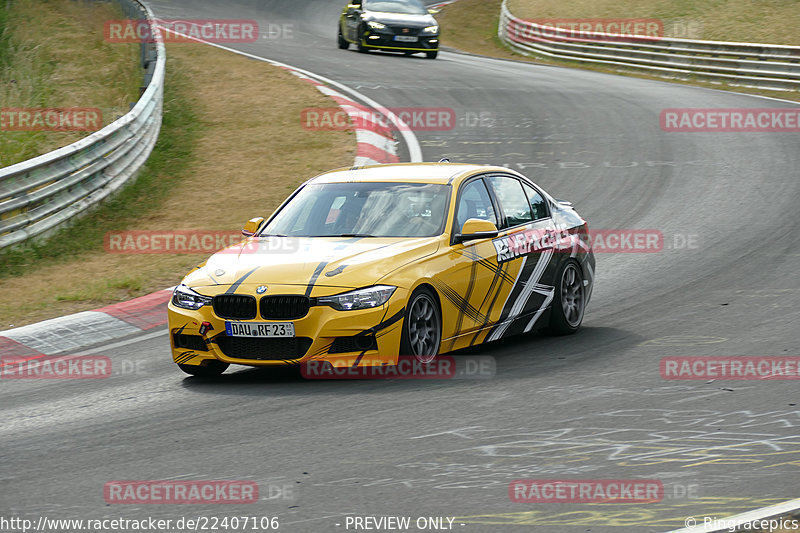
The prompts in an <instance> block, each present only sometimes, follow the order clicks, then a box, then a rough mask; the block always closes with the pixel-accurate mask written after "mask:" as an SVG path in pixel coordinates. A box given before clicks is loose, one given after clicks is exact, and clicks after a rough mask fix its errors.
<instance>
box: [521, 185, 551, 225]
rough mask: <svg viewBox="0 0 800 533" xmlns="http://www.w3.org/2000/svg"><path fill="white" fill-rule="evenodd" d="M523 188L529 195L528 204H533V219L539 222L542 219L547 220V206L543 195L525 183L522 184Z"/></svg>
mask: <svg viewBox="0 0 800 533" xmlns="http://www.w3.org/2000/svg"><path fill="white" fill-rule="evenodd" d="M522 188H523V189H525V192H526V193H527V194H528V202H530V204H531V213H533V219H534V220H539V219H540V218H547V216H548V215H547V205H546V204H545V202H544V198H542V195H541V194H539V193H538V192H537V191H536V189H534V188H533V187H531V186H530V185H528V184H527V183H525V182H523V183H522Z"/></svg>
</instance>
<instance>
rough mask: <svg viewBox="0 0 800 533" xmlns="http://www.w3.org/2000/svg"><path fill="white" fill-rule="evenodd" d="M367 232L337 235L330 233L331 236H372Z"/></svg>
mask: <svg viewBox="0 0 800 533" xmlns="http://www.w3.org/2000/svg"><path fill="white" fill-rule="evenodd" d="M374 236H375V235H370V234H369V233H340V234H339V235H331V237H374Z"/></svg>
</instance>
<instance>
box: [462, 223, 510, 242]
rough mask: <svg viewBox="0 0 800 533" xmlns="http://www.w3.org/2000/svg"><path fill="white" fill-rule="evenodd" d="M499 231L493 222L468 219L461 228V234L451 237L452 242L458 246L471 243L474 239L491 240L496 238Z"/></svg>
mask: <svg viewBox="0 0 800 533" xmlns="http://www.w3.org/2000/svg"><path fill="white" fill-rule="evenodd" d="M498 233H500V232H499V231H497V226H495V225H494V222H491V221H489V220H481V219H480V218H470V219H469V220H467V221H466V222H464V225H463V226H462V227H461V233H456V234H455V235H454V236H453V241H454V242H455V243H456V244H458V243H461V242H464V241H471V240H474V239H491V238H494V237H497V235H498Z"/></svg>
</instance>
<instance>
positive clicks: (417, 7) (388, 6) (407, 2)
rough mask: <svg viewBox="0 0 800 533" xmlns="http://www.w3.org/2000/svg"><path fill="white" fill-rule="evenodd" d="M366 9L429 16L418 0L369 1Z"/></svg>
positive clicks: (365, 5) (365, 6)
mask: <svg viewBox="0 0 800 533" xmlns="http://www.w3.org/2000/svg"><path fill="white" fill-rule="evenodd" d="M364 9H368V10H370V11H383V12H384V13H403V14H406V15H427V14H428V10H427V9H426V8H425V6H424V5H422V3H420V2H418V1H417V0H367V1H366V2H364Z"/></svg>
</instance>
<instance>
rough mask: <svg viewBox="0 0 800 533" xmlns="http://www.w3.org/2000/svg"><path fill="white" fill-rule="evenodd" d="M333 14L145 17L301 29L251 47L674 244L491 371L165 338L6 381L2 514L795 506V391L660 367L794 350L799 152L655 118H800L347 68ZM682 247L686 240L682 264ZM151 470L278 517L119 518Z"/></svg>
mask: <svg viewBox="0 0 800 533" xmlns="http://www.w3.org/2000/svg"><path fill="white" fill-rule="evenodd" d="M340 4H341V2H339V1H322V0H317V1H305V2H293V1H289V0H273V1H266V0H262V1H257V0H251V1H245V0H237V1H227V2H224V3H222V2H213V1H210V0H205V1H201V0H192V1H190V0H155V1H153V2H151V5H152V6H153V8H154V9H155V11H156V14H157V15H158V16H160V17H163V18H194V19H202V18H233V19H256V20H258V21H259V23H260V24H261V26H262V28H263V27H266V26H267V25H269V24H291V27H292V34H291V36H290V37H289V38H280V39H269V40H262V41H259V42H258V43H253V44H246V45H234V46H235V47H236V48H238V49H241V50H244V51H247V52H250V53H254V54H258V55H261V56H264V57H268V58H270V59H275V60H278V61H283V62H286V63H289V64H291V65H294V66H297V67H301V68H305V69H308V70H310V71H312V72H315V73H317V74H321V75H324V76H328V77H330V78H332V79H334V80H336V81H339V82H341V83H344V84H346V85H347V86H349V87H351V88H354V89H357V90H358V91H361V92H362V93H363V94H365V95H367V96H369V97H371V98H373V99H374V100H376V101H378V102H379V103H381V104H383V105H385V106H395V107H445V108H452V109H453V110H455V112H456V114H457V116H458V117H459V120H461V121H462V124H461V125H460V126H459V127H457V128H455V129H453V130H452V131H429V132H418V133H417V135H418V138H419V140H420V143H421V145H422V150H423V154H424V157H425V160H428V161H435V160H437V159H438V158H440V157H445V156H446V157H449V158H450V159H451V160H453V161H458V162H461V161H463V162H476V163H492V164H506V165H508V166H509V167H511V168H516V169H519V170H522V171H523V172H526V173H527V174H528V175H530V176H531V177H532V178H533V179H534V180H535V181H537V182H538V183H539V184H541V185H542V186H543V187H544V188H545V189H547V190H548V191H550V192H551V193H552V194H554V195H555V196H556V197H559V198H565V199H568V200H570V201H572V202H574V204H575V206H576V208H577V209H578V210H579V212H580V213H581V214H582V215H583V216H584V217H585V218H586V219H587V220H589V222H590V227H591V228H594V229H613V228H639V229H653V230H657V231H661V232H662V233H663V235H664V241H665V248H664V250H663V251H661V252H658V253H627V254H599V255H598V257H597V282H596V288H595V291H594V295H593V300H592V302H591V304H590V306H589V308H588V311H587V315H586V318H585V321H584V328H583V329H582V331H581V332H580V333H579V334H577V335H575V336H572V337H567V338H547V337H543V336H530V337H524V338H517V339H514V340H509V341H505V342H501V343H497V344H493V345H489V346H484V347H481V348H479V349H475V350H473V351H472V352H469V353H465V354H459V357H469V356H473V355H485V356H491V357H493V358H495V360H496V367H497V373H496V376H494V377H493V378H491V379H473V380H469V379H465V380H435V381H420V380H388V381H380V380H378V381H371V380H367V381H304V380H302V379H300V378H299V377H298V376H297V375H296V374H294V373H290V372H280V373H276V372H271V371H262V370H252V369H244V368H241V367H240V368H236V369H230V370H229V371H228V373H226V374H225V375H224V376H223V377H222V379H220V380H216V381H206V380H202V379H198V378H191V377H187V376H185V375H184V374H183V373H181V372H180V371H179V370H178V369H177V368H176V367H175V366H174V365H173V363H172V362H171V359H170V354H169V349H168V341H167V337H166V334H165V330H162V331H158V332H156V333H155V334H153V333H150V334H148V335H144V336H143V337H138V338H133V339H129V340H127V341H126V342H122V343H119V342H118V343H114V344H112V345H109V346H101V347H98V348H96V349H94V350H92V351H90V352H91V353H98V354H105V355H108V356H110V357H111V358H112V360H114V361H116V362H120V363H121V364H123V365H127V368H128V371H127V373H123V374H119V375H115V376H113V377H111V378H109V379H100V380H52V381H50V380H19V381H13V382H10V381H6V382H4V383H3V384H2V387H3V390H2V398H3V401H2V404H0V409H1V411H0V416H1V417H2V420H3V423H2V426H0V434H1V435H2V436H1V437H0V438H2V442H3V446H2V449H0V461H2V464H3V468H2V469H1V470H0V509H4V510H3V511H2V514H3V515H6V516H9V515H15V516H23V517H28V518H36V517H38V516H47V517H49V518H103V517H119V516H121V517H126V518H144V517H147V516H153V517H161V518H172V519H176V518H179V517H181V516H208V517H211V516H233V515H238V516H278V517H279V518H280V522H281V526H280V529H279V530H280V531H286V532H306V531H309V532H313V531H342V530H345V524H346V522H345V520H346V516H348V515H350V516H362V517H363V516H383V515H390V516H410V517H412V520H413V519H416V518H417V517H420V516H425V517H428V516H431V517H456V519H455V522H454V525H453V528H454V529H456V530H458V531H558V532H566V533H572V532H579V531H580V532H583V531H592V532H605V531H637V532H648V531H666V530H670V529H676V528H678V527H680V526H682V525H683V523H684V519H685V518H686V517H689V516H696V517H698V520H700V521H702V517H703V516H704V515H706V514H714V515H717V516H721V515H724V514H730V513H733V512H739V511H744V510H748V509H753V508H757V507H762V506H765V505H768V504H772V503H777V502H780V501H784V500H788V499H791V498H793V497H797V489H798V483H797V479H798V471H800V429H798V426H800V416H798V414H800V410H799V409H798V407H797V403H798V400H800V398H799V396H800V394H798V387H797V382H796V381H711V382H706V381H702V380H701V381H665V380H663V379H662V378H661V376H660V373H659V360H660V358H662V357H665V356H710V355H715V356H734V355H751V356H761V355H763V356H786V355H795V356H796V355H800V354H799V353H798V343H797V340H798V337H800V334H798V329H797V325H798V324H800V311H799V309H800V276H798V272H800V254H799V252H798V250H800V217H798V215H797V213H798V205H800V180H798V169H800V136H798V134H792V133H666V132H663V131H662V130H661V129H660V127H659V113H660V111H661V110H662V109H664V108H682V107H701V108H705V107H707V108H738V107H744V108H766V107H790V106H791V104H788V103H785V102H779V101H774V100H766V99H758V98H755V97H750V96H743V95H735V94H730V93H726V92H722V91H715V90H709V89H702V88H692V87H688V86H681V85H675V84H670V83H665V82H660V81H648V80H640V79H631V78H625V77H620V76H614V75H608V74H600V73H593V72H586V71H578V70H571V69H567V68H558V67H551V66H537V65H531V64H522V63H516V62H510V61H501V60H493V59H485V58H479V57H472V56H467V55H461V54H455V53H448V52H444V53H442V54H441V55H440V57H439V59H437V60H436V61H430V60H427V59H424V58H422V57H410V58H407V57H402V56H396V55H391V54H382V53H381V54H379V53H372V54H369V55H363V54H358V53H357V52H355V51H354V50H350V51H342V50H338V49H337V48H336V47H335V42H334V37H335V24H336V17H337V13H338V11H339V9H340V7H341V5H340ZM284 37H286V36H284ZM267 68H269V67H267V66H265V76H264V83H269V74H268V73H267V70H266V69H267ZM254 112H258V110H254ZM481 114H483V115H481ZM475 116H482V117H483V118H484V119H485V120H484V121H483V122H481V123H479V124H478V125H474V124H473V123H472V122H473V121H472V119H473V118H474V117H475ZM254 142H257V140H254ZM254 179H257V177H254ZM257 214H258V213H254V215H257ZM689 236H693V237H691V238H692V239H694V241H693V242H694V246H692V247H691V248H686V247H684V248H680V247H677V248H676V246H675V244H676V243H677V244H678V245H680V244H681V243H682V242H683V241H684V240H685V239H687V238H688V237H689ZM176 281H177V280H176ZM90 352H89V351H87V352H81V353H90ZM134 365H135V369H136V370H135V371H133V370H132V368H133V366H134ZM119 368H123V366H120V367H119ZM521 478H522V479H525V478H529V479H659V480H661V481H662V482H663V483H664V485H665V487H666V495H665V498H664V500H663V501H661V502H659V503H649V504H627V505H621V504H616V505H609V504H581V503H560V504H530V503H529V504H525V503H514V502H511V501H510V500H509V496H508V484H509V482H510V481H511V480H514V479H521ZM148 479H153V480H163V479H195V480H201V479H233V480H239V479H241V480H253V481H256V482H258V483H259V486H260V488H261V501H260V502H258V503H256V504H251V505H203V506H200V505H108V504H107V503H106V502H105V501H104V497H103V486H104V484H105V483H106V482H108V481H112V480H148ZM287 488H289V489H291V490H286V489H287ZM279 493H280V495H279ZM446 523H447V522H446V521H445V524H446ZM337 524H338V525H337ZM462 524H463V525H462ZM351 530H352V528H351ZM412 530H414V529H412Z"/></svg>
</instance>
